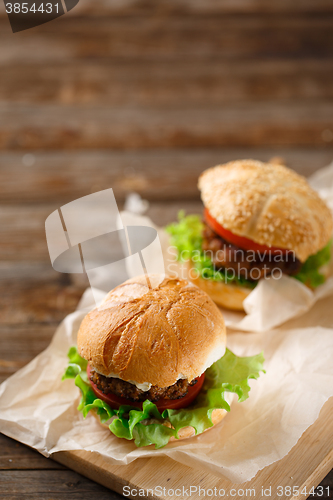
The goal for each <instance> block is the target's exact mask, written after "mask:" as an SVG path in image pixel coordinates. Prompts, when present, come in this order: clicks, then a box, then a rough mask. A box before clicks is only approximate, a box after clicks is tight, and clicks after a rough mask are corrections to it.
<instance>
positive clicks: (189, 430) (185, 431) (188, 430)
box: [90, 392, 234, 443]
mask: <svg viewBox="0 0 333 500" xmlns="http://www.w3.org/2000/svg"><path fill="white" fill-rule="evenodd" d="M233 398H234V394H233V393H230V392H229V393H227V394H226V397H225V399H226V401H227V402H228V404H229V405H231V403H232V400H233ZM90 412H91V413H92V414H93V416H94V417H95V418H96V419H97V421H98V423H99V424H100V425H102V426H103V427H105V428H106V429H109V426H108V424H106V423H102V422H101V421H100V418H99V416H98V415H97V413H96V411H95V410H90ZM228 413H229V412H227V411H226V410H223V409H220V408H217V409H215V410H213V412H212V422H213V425H212V427H209V428H208V429H206V430H204V432H207V431H209V430H210V429H213V427H215V426H216V425H217V424H219V423H220V422H221V420H223V418H224V417H225V416H226V415H227V414H228ZM155 423H159V420H155V419H151V420H148V421H147V425H149V424H155ZM164 425H166V426H167V427H171V424H170V423H169V422H165V424H164ZM198 435H199V434H198ZM194 436H195V430H194V428H193V427H192V426H190V425H188V426H187V427H183V428H182V429H180V430H179V431H178V439H177V438H175V437H174V436H171V438H170V439H169V443H172V442H173V441H179V440H180V439H188V438H191V437H194Z"/></svg>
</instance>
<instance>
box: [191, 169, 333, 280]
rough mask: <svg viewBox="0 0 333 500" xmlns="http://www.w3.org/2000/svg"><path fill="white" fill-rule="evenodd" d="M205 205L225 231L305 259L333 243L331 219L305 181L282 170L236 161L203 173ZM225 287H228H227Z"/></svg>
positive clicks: (327, 210)
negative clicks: (332, 240)
mask: <svg viewBox="0 0 333 500" xmlns="http://www.w3.org/2000/svg"><path fill="white" fill-rule="evenodd" d="M199 189H200V190H201V197H202V201H203V203H204V205H205V206H206V208H207V209H208V211H209V212H210V214H211V215H212V216H213V217H214V218H215V219H216V220H217V222H218V223H219V224H221V225H222V226H223V227H224V228H226V229H228V230H229V231H231V232H233V233H234V234H236V235H238V236H244V237H246V238H249V239H251V240H253V241H255V242H256V243H259V244H262V245H267V246H274V247H278V248H286V249H289V250H293V251H294V252H295V255H296V257H297V258H298V259H299V260H300V261H301V262H305V261H306V259H307V258H308V257H309V256H310V255H313V254H316V253H317V252H318V251H319V250H321V249H322V248H323V247H324V246H325V245H326V244H327V243H328V241H329V240H330V238H331V237H332V231H333V221H332V214H331V212H330V210H329V208H328V207H327V205H326V204H325V203H324V201H323V200H322V199H321V198H320V197H319V195H318V194H317V193H316V191H314V190H313V189H312V188H311V187H310V186H309V184H308V183H307V181H306V179H305V178H304V177H302V176H301V175H298V174H297V173H296V172H294V171H292V170H290V169H288V168H287V167H285V166H283V165H276V164H270V163H262V162H260V161H255V160H238V161H233V162H230V163H226V164H225V165H218V166H216V167H214V168H210V169H208V170H206V171H205V172H203V174H202V175H201V176H200V178H199ZM228 286H229V285H228Z"/></svg>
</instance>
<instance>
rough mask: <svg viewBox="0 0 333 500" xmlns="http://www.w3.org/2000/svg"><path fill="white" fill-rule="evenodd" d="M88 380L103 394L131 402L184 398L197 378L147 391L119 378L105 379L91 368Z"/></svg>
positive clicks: (180, 380) (181, 380) (178, 381)
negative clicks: (110, 394)
mask: <svg viewBox="0 0 333 500" xmlns="http://www.w3.org/2000/svg"><path fill="white" fill-rule="evenodd" d="M90 380H91V381H92V382H93V383H94V384H96V385H97V387H98V389H100V390H101V391H102V392H103V393H104V394H109V393H112V394H115V395H116V396H119V397H120V398H126V399H130V400H131V401H146V399H149V401H153V402H154V401H158V400H159V399H179V398H182V397H184V396H186V394H187V392H188V388H189V387H191V386H192V385H195V384H196V383H197V380H198V379H197V378H196V379H194V380H192V382H188V380H187V379H179V380H177V382H176V383H175V384H173V385H170V386H169V387H164V388H160V387H158V386H157V385H152V386H151V388H150V389H149V391H142V390H141V389H138V388H137V387H136V386H135V385H133V384H130V383H129V382H125V381H124V380H121V379H120V378H113V377H105V376H104V375H100V374H99V373H97V372H96V371H95V370H94V369H93V368H91V370H90Z"/></svg>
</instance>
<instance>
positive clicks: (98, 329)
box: [77, 275, 226, 387]
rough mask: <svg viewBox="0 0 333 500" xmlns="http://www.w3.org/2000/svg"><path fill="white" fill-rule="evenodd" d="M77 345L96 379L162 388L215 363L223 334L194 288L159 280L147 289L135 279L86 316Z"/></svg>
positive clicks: (217, 315) (209, 304)
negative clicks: (97, 375)
mask: <svg viewBox="0 0 333 500" xmlns="http://www.w3.org/2000/svg"><path fill="white" fill-rule="evenodd" d="M154 277H156V275H149V278H150V282H151V283H153V281H154ZM160 281H161V280H158V282H160ZM77 343H78V350H79V353H80V355H81V356H82V357H83V358H85V359H86V360H87V361H88V362H89V364H90V365H91V366H92V367H94V368H95V369H96V370H97V371H98V372H99V373H101V374H102V375H105V376H107V377H108V376H109V377H111V376H116V377H119V378H121V379H122V380H125V381H129V382H132V381H134V382H135V383H137V384H145V383H148V384H152V385H157V386H159V387H168V386H170V385H173V384H174V383H175V382H176V381H177V380H178V379H179V378H187V379H188V380H189V381H191V380H193V379H194V378H196V377H198V376H199V375H201V374H202V373H203V372H204V371H205V370H206V369H207V368H208V367H209V366H211V365H212V364H213V363H214V362H215V361H217V360H218V359H220V358H221V357H222V356H223V355H224V353H225V344H226V329H225V325H224V320H223V317H222V314H221V312H220V311H219V309H218V308H217V306H216V305H215V304H214V302H213V301H212V300H211V299H210V297H209V296H208V295H207V294H206V293H205V292H203V291H202V290H200V289H199V288H198V287H196V286H195V285H192V284H191V283H189V282H187V281H185V280H182V279H172V278H170V277H165V278H164V279H163V281H162V282H161V283H160V284H159V285H158V286H157V287H155V288H153V289H150V288H149V286H148V284H147V280H146V277H145V276H139V277H138V278H133V279H130V280H128V281H125V283H123V284H122V285H120V286H118V287H116V288H115V289H114V290H112V291H111V292H109V293H108V295H107V296H106V298H105V300H104V302H103V304H102V305H101V306H100V307H98V308H95V309H93V311H91V312H90V313H89V314H87V316H86V317H85V318H84V319H83V321H82V323H81V326H80V330H79V332H78V338H77Z"/></svg>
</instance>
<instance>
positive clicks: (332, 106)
mask: <svg viewBox="0 0 333 500" xmlns="http://www.w3.org/2000/svg"><path fill="white" fill-rule="evenodd" d="M122 4H123V3H122V2H119V1H115V0H99V1H97V0H85V1H83V0H81V2H80V4H79V6H78V7H76V8H75V9H74V10H73V11H72V12H71V13H70V14H68V15H66V16H65V17H64V18H60V19H57V20H56V21H53V22H52V23H49V24H46V25H44V26H40V27H38V28H36V29H32V30H28V31H26V32H22V33H18V34H15V35H13V34H12V33H11V30H10V27H9V23H8V20H7V18H6V17H5V14H4V11H3V4H2V3H1V4H0V71H1V77H0V203H1V204H0V294H1V300H0V382H1V381H3V380H5V379H6V378H7V377H8V376H10V375H11V374H12V373H14V372H15V371H16V370H18V369H19V368H21V367H22V366H24V365H25V364H26V363H28V362H29V361H30V360H31V359H32V358H33V357H35V356H36V355H37V354H38V353H39V352H40V351H42V350H43V349H44V348H45V347H46V346H47V345H48V343H49V342H50V339H51V337H52V335H53V332H54V331H55V329H56V327H57V325H58V324H59V322H60V321H61V320H62V319H63V318H64V317H65V316H66V315H67V314H68V313H70V312H71V311H73V310H74V309H75V307H76V305H77V303H78V300H79V298H80V296H81V295H82V293H83V291H84V289H85V288H86V287H87V286H88V281H87V279H86V278H85V277H84V276H82V275H67V274H60V273H57V272H55V271H54V270H53V269H52V267H51V264H50V261H49V256H48V252H47V247H46V241H45V234H44V222H45V219H46V217H47V216H48V215H49V214H50V213H51V212H52V211H53V210H55V209H56V208H58V207H59V206H61V205H63V204H64V203H66V202H69V201H71V200H74V199H76V198H78V197H80V196H84V195H86V194H89V193H91V192H95V191H98V190H100V189H104V188H105V187H112V188H113V189H114V192H115V195H116V198H117V200H118V202H119V205H121V204H122V203H123V202H124V199H125V197H126V195H127V194H128V193H129V192H131V191H136V192H139V193H140V194H141V195H142V196H143V197H144V198H146V199H148V200H149V201H150V208H149V212H148V215H149V216H151V217H152V219H153V220H154V221H155V222H156V223H157V224H159V225H162V224H165V223H167V222H170V221H172V220H174V219H175V217H176V214H177V211H178V210H179V209H180V208H184V209H186V210H187V211H189V212H192V211H200V202H199V196H198V191H197V188H196V183H197V177H198V175H199V174H200V172H201V171H202V170H204V169H205V168H207V167H209V166H212V165H214V164H217V163H222V162H225V161H228V160H232V159H237V158H246V157H252V158H257V159H262V160H268V159H269V158H271V157H272V156H281V157H283V158H284V159H285V160H286V162H287V164H288V165H289V166H291V167H292V168H294V169H295V170H297V171H298V172H300V173H302V174H304V175H310V174H311V173H312V172H314V171H315V170H316V169H318V168H320V167H323V166H325V165H326V164H328V163H329V162H331V161H332V159H333V99H332V98H333V85H332V78H333V4H332V2H331V1H330V0H317V1H316V2H313V1H310V0H303V1H302V2H297V1H295V2H290V1H289V0H280V1H279V2H271V1H268V0H267V1H259V0H239V1H238V2H233V1H229V0H227V1H225V2H215V1H214V0H205V1H202V2H200V1H195V0H168V1H167V0H159V2H158V5H157V4H156V2H154V1H153V0H148V1H147V2H142V1H140V0H130V1H128V2H125V4H126V5H125V7H124V6H122ZM235 4H236V5H235ZM322 484H323V485H325V486H327V485H330V486H331V492H332V493H331V496H330V498H333V473H331V474H329V476H327V478H326V479H325V480H324V481H323V483H322ZM69 495H71V498H78V499H79V498H80V500H85V499H87V500H88V499H89V500H90V498H91V497H92V496H93V497H94V498H98V499H99V500H101V499H104V498H105V499H115V498H121V497H120V496H119V495H117V494H115V493H112V492H110V491H109V490H106V489H105V488H103V487H102V486H99V485H97V484H95V483H93V482H91V481H89V480H87V479H85V478H84V477H81V476H79V475H78V474H76V473H74V472H72V471H70V470H68V469H66V468H65V467H62V466H60V465H59V464H57V463H55V462H53V461H52V460H47V459H46V458H44V457H42V456H41V455H39V454H38V453H36V452H34V451H32V450H30V449H28V448H27V447H25V446H23V445H21V444H18V443H16V442H14V441H12V440H11V439H9V438H7V437H5V436H3V435H0V497H1V498H6V499H20V500H21V499H28V498H29V499H35V498H40V499H45V500H51V499H52V500H57V499H64V498H68V497H69Z"/></svg>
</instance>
